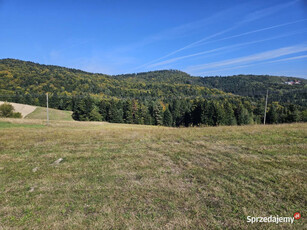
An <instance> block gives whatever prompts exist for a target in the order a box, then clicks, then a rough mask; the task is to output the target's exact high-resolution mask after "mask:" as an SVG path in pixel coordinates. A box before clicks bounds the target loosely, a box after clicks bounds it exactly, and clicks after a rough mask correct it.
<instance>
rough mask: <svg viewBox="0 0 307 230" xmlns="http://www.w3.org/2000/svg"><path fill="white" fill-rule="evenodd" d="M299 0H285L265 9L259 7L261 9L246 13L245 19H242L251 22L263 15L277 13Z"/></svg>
mask: <svg viewBox="0 0 307 230" xmlns="http://www.w3.org/2000/svg"><path fill="white" fill-rule="evenodd" d="M299 1H300V0H294V1H291V2H286V3H281V4H279V5H275V6H272V7H268V8H265V9H261V10H257V11H255V12H253V13H250V14H249V15H247V16H246V17H245V19H244V20H243V21H244V22H251V21H255V20H258V19H261V18H264V17H267V16H269V15H271V14H274V13H277V12H279V11H281V10H283V9H285V8H288V7H290V6H292V5H294V4H295V3H297V2H299Z"/></svg>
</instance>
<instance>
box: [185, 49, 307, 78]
mask: <svg viewBox="0 0 307 230" xmlns="http://www.w3.org/2000/svg"><path fill="white" fill-rule="evenodd" d="M305 51H307V45H305V44H304V45H297V46H288V47H283V48H279V49H274V50H270V51H266V52H261V53H257V54H254V55H249V56H244V57H240V58H234V59H228V60H225V61H219V62H212V63H208V64H202V65H195V66H190V67H188V68H187V70H186V71H188V72H193V71H199V70H206V69H214V68H217V67H218V68H220V67H225V66H230V65H236V64H246V63H250V62H259V61H264V60H269V59H274V58H278V57H282V56H285V55H289V54H294V53H299V52H305Z"/></svg>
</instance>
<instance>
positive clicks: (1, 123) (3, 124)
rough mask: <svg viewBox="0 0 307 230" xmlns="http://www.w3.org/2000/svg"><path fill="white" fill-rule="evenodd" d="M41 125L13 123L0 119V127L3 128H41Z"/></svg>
mask: <svg viewBox="0 0 307 230" xmlns="http://www.w3.org/2000/svg"><path fill="white" fill-rule="evenodd" d="M43 127H44V126H43V125H39V124H20V123H19V124H15V123H12V122H7V121H0V129H5V128H43Z"/></svg>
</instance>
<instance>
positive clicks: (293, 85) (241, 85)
mask: <svg viewBox="0 0 307 230" xmlns="http://www.w3.org/2000/svg"><path fill="white" fill-rule="evenodd" d="M202 82H203V83H204V85H205V86H207V87H213V88H217V89H220V90H223V91H225V92H228V93H233V94H237V95H241V96H249V97H252V98H263V97H264V95H265V94H266V91H267V90H268V91H269V96H270V99H271V100H273V101H279V102H292V103H295V104H300V105H303V104H305V105H306V103H307V102H306V99H307V80H306V79H302V78H293V77H277V76H268V75H236V76H229V77H205V78H202Z"/></svg>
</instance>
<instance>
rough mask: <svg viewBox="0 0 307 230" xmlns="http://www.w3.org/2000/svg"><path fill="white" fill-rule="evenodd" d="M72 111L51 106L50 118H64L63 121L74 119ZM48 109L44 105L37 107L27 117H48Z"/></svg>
mask: <svg viewBox="0 0 307 230" xmlns="http://www.w3.org/2000/svg"><path fill="white" fill-rule="evenodd" d="M71 115H72V112H71V111H65V110H58V109H50V108H49V119H50V120H62V121H73V119H72V117H71ZM46 117H47V109H46V108H44V107H37V108H36V109H35V110H34V111H33V112H32V113H30V114H29V115H27V116H26V117H25V118H26V119H46Z"/></svg>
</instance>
